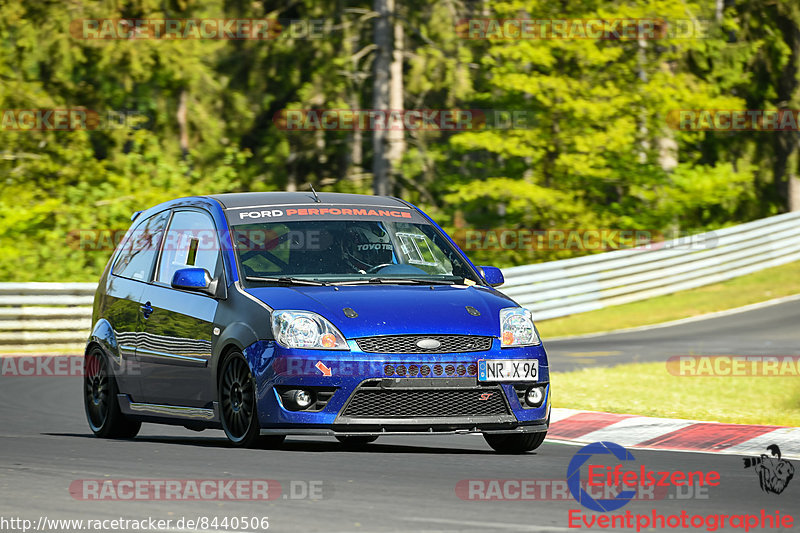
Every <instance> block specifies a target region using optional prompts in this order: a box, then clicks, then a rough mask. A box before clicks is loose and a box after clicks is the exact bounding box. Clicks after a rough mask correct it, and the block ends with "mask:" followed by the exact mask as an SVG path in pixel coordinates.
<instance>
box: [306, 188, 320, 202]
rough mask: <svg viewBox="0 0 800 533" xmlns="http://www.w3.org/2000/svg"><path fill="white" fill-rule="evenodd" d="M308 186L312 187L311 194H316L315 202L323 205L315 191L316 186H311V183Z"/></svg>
mask: <svg viewBox="0 0 800 533" xmlns="http://www.w3.org/2000/svg"><path fill="white" fill-rule="evenodd" d="M308 186H309V187H311V192H313V193H314V201H315V202H317V203H318V204H321V203H322V200H320V199H319V196H317V191H315V190H314V186H313V185H311V184H310V183H309V184H308Z"/></svg>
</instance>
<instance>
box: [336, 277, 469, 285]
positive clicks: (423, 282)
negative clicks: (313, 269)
mask: <svg viewBox="0 0 800 533" xmlns="http://www.w3.org/2000/svg"><path fill="white" fill-rule="evenodd" d="M371 283H385V284H388V285H391V284H393V283H399V284H408V285H453V283H454V282H453V281H445V280H441V279H416V278H377V277H376V278H369V279H355V280H352V281H337V282H335V283H334V285H369V284H371Z"/></svg>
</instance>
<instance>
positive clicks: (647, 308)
mask: <svg viewBox="0 0 800 533" xmlns="http://www.w3.org/2000/svg"><path fill="white" fill-rule="evenodd" d="M501 290H502V289H501ZM792 294H800V262H794V263H789V264H786V265H781V266H778V267H774V268H770V269H767V270H762V271H761V272H756V273H754V274H749V275H747V276H741V277H738V278H734V279H731V280H728V281H725V282H722V283H715V284H714V285H707V286H705V287H698V288H696V289H691V290H688V291H683V292H678V293H675V294H669V295H667V296H659V297H656V298H651V299H649V300H643V301H641V302H633V303H630V304H625V305H618V306H615V307H609V308H607V309H599V310H597V311H589V312H587V313H580V314H577V315H571V316H567V317H562V318H554V319H551V320H543V321H537V323H536V325H537V327H538V328H539V331H540V332H541V334H542V337H543V338H544V339H545V340H547V339H548V338H554V337H563V336H568V335H581V334H583V333H595V332H598V331H610V330H613V329H621V328H631V327H636V326H645V325H648V324H658V323H659V322H667V321H670V320H678V319H681V318H688V317H692V316H697V315H702V314H705V313H712V312H714V311H723V310H725V309H733V308H734V307H740V306H743V305H748V304H753V303H757V302H762V301H764V300H770V299H772V298H779V297H781V296H788V295H792Z"/></svg>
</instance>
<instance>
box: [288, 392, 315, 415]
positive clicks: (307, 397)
mask: <svg viewBox="0 0 800 533" xmlns="http://www.w3.org/2000/svg"><path fill="white" fill-rule="evenodd" d="M281 400H283V405H284V406H285V407H286V408H287V409H289V410H291V411H302V410H304V409H308V408H309V407H310V406H311V405H312V404H313V403H314V393H313V392H311V391H307V390H305V389H291V390H287V391H284V392H283V393H281Z"/></svg>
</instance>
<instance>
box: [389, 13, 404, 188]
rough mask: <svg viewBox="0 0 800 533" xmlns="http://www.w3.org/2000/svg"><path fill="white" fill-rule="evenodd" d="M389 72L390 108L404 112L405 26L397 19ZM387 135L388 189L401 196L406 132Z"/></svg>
mask: <svg viewBox="0 0 800 533" xmlns="http://www.w3.org/2000/svg"><path fill="white" fill-rule="evenodd" d="M389 72H390V77H389V108H390V109H392V110H395V111H401V112H402V111H403V110H404V109H405V104H404V102H403V25H402V24H401V23H400V22H399V21H398V20H397V19H395V22H394V50H393V52H392V64H391V66H390V69H389ZM386 133H387V137H388V141H389V146H388V150H387V154H386V158H387V159H388V162H389V184H388V187H387V189H388V191H389V193H390V194H401V193H400V192H399V191H394V190H393V189H394V187H393V185H394V184H395V183H397V179H396V175H397V173H398V172H399V167H400V161H401V160H402V159H403V154H404V153H405V151H406V138H405V133H406V132H405V129H404V128H392V129H390V130H389V131H388V132H386Z"/></svg>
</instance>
